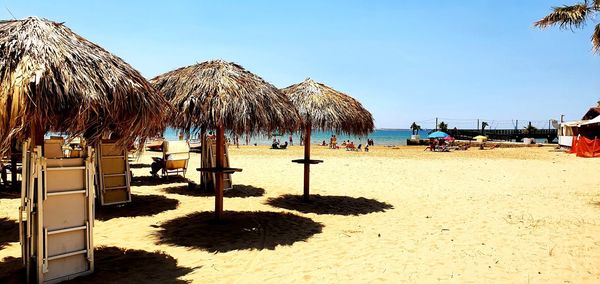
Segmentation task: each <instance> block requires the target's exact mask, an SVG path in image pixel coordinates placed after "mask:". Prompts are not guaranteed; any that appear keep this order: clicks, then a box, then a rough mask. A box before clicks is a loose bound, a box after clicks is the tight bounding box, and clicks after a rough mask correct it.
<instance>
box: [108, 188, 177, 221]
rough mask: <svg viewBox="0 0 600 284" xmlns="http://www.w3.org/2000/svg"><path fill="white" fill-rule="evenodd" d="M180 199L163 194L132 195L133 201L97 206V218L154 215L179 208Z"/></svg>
mask: <svg viewBox="0 0 600 284" xmlns="http://www.w3.org/2000/svg"><path fill="white" fill-rule="evenodd" d="M178 205H179V201H178V200H176V199H171V198H166V197H164V196H162V195H135V194H132V195H131V202H130V203H125V204H119V205H108V206H96V220H101V221H108V220H110V219H113V218H119V217H140V216H152V215H156V214H158V213H162V212H165V211H168V210H173V209H177V206H178Z"/></svg>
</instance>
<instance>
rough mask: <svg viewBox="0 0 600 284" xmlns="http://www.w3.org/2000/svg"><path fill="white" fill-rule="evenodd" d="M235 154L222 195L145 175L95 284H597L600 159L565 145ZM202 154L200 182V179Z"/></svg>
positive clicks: (98, 240)
mask: <svg viewBox="0 0 600 284" xmlns="http://www.w3.org/2000/svg"><path fill="white" fill-rule="evenodd" d="M423 149H424V147H400V148H394V149H392V148H387V147H372V148H371V152H369V153H365V152H347V151H344V150H329V149H326V148H323V147H319V146H314V147H313V151H312V153H313V154H312V156H313V158H316V159H323V160H325V162H324V163H323V164H319V165H316V166H313V167H312V171H311V185H312V188H311V190H312V192H311V193H312V194H313V199H312V201H311V202H310V203H308V204H305V203H302V202H300V201H299V196H300V194H301V193H302V166H300V165H297V164H293V163H291V160H292V159H295V158H300V157H301V156H302V148H301V147H300V146H292V147H290V149H288V150H269V149H267V147H262V146H259V147H254V146H242V147H241V148H239V149H237V148H235V147H231V148H230V149H229V151H230V159H231V165H232V166H234V167H240V168H243V172H241V173H237V174H235V175H234V176H233V182H234V184H235V187H234V189H232V190H230V191H229V192H227V193H225V201H224V207H225V210H226V214H225V220H226V221H225V222H224V223H221V224H215V223H213V222H212V221H211V220H210V219H211V217H212V211H213V210H214V197H212V196H210V195H208V194H203V193H200V192H197V191H190V190H189V189H188V186H187V180H185V179H182V178H171V179H169V180H168V181H165V180H154V179H152V178H151V177H150V174H149V170H150V168H149V165H150V163H151V157H152V156H160V153H153V152H146V153H144V154H143V155H142V156H141V157H140V158H139V160H137V161H135V162H133V163H132V165H131V167H132V171H133V175H134V179H133V182H132V192H133V194H134V196H133V202H132V203H131V204H129V205H127V206H123V207H117V208H114V207H102V208H101V207H97V208H96V221H95V226H94V242H95V246H96V264H95V265H96V273H95V274H93V275H91V276H88V277H86V278H83V279H77V280H76V281H75V282H80V283H89V282H92V283H102V282H107V281H119V282H121V283H144V282H156V283H178V282H184V281H191V282H194V283H211V282H221V283H260V282H267V283H281V282H286V283H288V282H303V283H304V282H306V283H323V282H357V283H376V282H420V283H421V282H422V283H594V282H595V283H598V282H599V281H600V266H599V264H600V190H599V187H598V185H599V184H600V176H599V175H597V169H598V166H600V160H598V159H583V158H577V157H574V156H573V155H568V154H565V153H563V152H559V151H556V150H555V149H554V148H552V147H539V148H538V147H535V148H501V149H494V150H485V151H480V150H476V149H470V150H468V151H462V152H460V151H455V152H450V153H438V152H424V151H423ZM199 159H200V158H199V155H198V154H192V159H191V161H190V170H189V171H188V173H187V178H189V179H190V180H193V181H196V182H197V181H198V180H199V174H198V172H196V171H195V168H196V167H198V165H199V163H200V161H199ZM19 203H20V200H19V199H18V196H12V195H8V194H4V193H3V194H2V195H1V196H0V229H1V232H2V235H1V236H0V282H2V283H6V282H8V283H10V282H14V281H17V280H18V279H19V278H18V276H17V273H16V272H15V271H17V270H18V269H19V264H20V246H19V243H18V231H17V228H18V226H17V223H16V220H18V214H17V212H18V210H17V208H18V206H19Z"/></svg>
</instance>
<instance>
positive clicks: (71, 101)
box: [0, 17, 167, 153]
mask: <svg viewBox="0 0 600 284" xmlns="http://www.w3.org/2000/svg"><path fill="white" fill-rule="evenodd" d="M166 106H167V102H166V100H165V99H164V98H163V97H162V96H161V95H160V94H158V93H156V91H155V90H154V89H153V88H152V86H151V85H150V84H149V83H148V82H147V81H146V80H145V79H144V78H143V77H142V76H141V74H140V73H139V72H138V71H136V70H135V69H133V68H132V67H131V66H129V65H128V64H127V63H125V62H124V61H123V60H122V59H120V58H119V57H117V56H115V55H113V54H111V53H109V52H108V51H106V50H104V49H102V48H101V47H99V46H98V45H96V44H94V43H92V42H89V41H87V40H86V39H84V38H82V37H81V36H79V35H77V34H75V33H74V32H72V31H71V30H70V29H69V28H67V27H65V26H64V25H62V24H59V23H55V22H51V21H48V20H45V19H39V18H35V17H31V18H27V19H24V20H14V21H2V22H0V143H1V144H0V153H2V152H6V151H7V149H8V147H9V145H10V141H11V139H17V140H21V139H23V138H26V137H27V136H28V135H29V134H30V130H31V128H32V127H34V125H38V126H40V127H43V128H44V130H45V131H53V132H61V133H69V134H71V135H84V136H85V138H87V139H88V140H89V142H91V143H94V142H95V141H97V140H98V139H99V138H100V137H101V135H102V134H104V133H106V132H116V133H118V134H119V135H120V142H122V143H126V142H128V141H132V140H134V139H137V138H139V139H141V140H144V139H145V138H146V137H148V136H151V135H154V134H155V133H156V131H157V130H158V129H161V128H162V125H161V124H162V123H163V117H164V113H165V108H166Z"/></svg>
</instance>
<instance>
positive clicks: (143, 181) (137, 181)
mask: <svg viewBox="0 0 600 284" xmlns="http://www.w3.org/2000/svg"><path fill="white" fill-rule="evenodd" d="M182 182H185V183H187V182H189V180H188V179H187V178H184V177H182V176H171V177H169V178H161V177H153V176H134V177H133V178H132V179H131V186H154V185H161V184H170V183H182Z"/></svg>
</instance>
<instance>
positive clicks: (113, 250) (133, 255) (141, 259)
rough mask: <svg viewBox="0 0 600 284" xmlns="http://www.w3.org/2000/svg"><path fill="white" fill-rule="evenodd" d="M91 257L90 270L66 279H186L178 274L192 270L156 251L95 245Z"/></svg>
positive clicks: (150, 280)
mask: <svg viewBox="0 0 600 284" xmlns="http://www.w3.org/2000/svg"><path fill="white" fill-rule="evenodd" d="M94 261H95V263H94V266H95V271H94V273H93V274H91V275H88V276H84V277H80V278H75V279H73V281H69V282H68V283H150V282H152V283H189V281H184V280H179V279H178V278H179V277H181V276H184V275H186V274H188V273H190V272H192V271H193V269H192V268H188V267H181V266H178V265H177V260H176V259H175V258H173V257H172V256H170V255H168V254H165V253H164V252H160V251H156V252H148V251H144V250H136V249H123V248H119V247H98V248H96V249H95V250H94Z"/></svg>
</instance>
